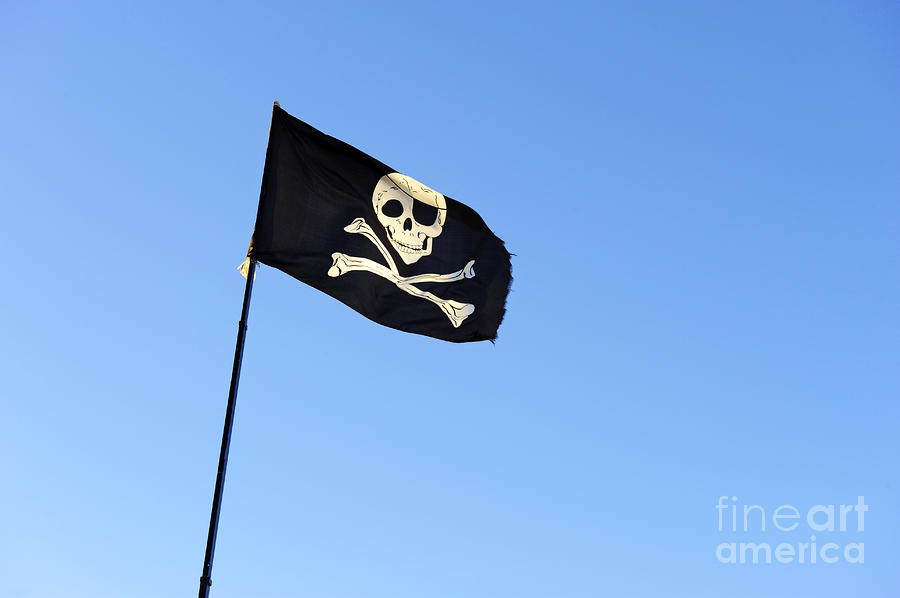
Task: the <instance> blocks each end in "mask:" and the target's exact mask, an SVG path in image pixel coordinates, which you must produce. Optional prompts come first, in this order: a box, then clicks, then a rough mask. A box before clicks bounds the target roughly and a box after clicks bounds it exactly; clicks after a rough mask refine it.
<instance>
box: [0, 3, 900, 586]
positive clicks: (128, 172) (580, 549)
mask: <svg viewBox="0 0 900 598" xmlns="http://www.w3.org/2000/svg"><path fill="white" fill-rule="evenodd" d="M0 81H2V89H3V93H2V94H0V198H2V201H3V218H2V219H0V231H2V235H3V239H4V242H5V246H6V251H5V252H4V254H3V264H4V266H5V268H4V271H5V275H4V282H3V287H2V289H3V291H2V293H0V313H2V317H3V334H2V335H0V357H2V360H0V363H2V365H0V368H2V369H0V373H2V390H0V409H2V412H0V596H4V597H7V596H8V597H10V598H26V597H27V598H31V597H40V598H51V597H53V598H55V597H60V598H82V597H84V598H123V597H127V598H160V597H169V596H173V597H174V596H193V595H195V592H196V586H197V580H198V577H199V575H200V568H201V565H202V557H203V548H204V545H205V541H206V526H207V522H208V516H209V506H210V501H211V498H212V489H213V481H214V478H215V465H216V458H217V454H218V444H219V437H220V433H221V422H222V417H223V412H224V406H225V398H226V392H227V388H228V379H229V375H230V369H231V359H232V351H233V344H234V337H235V332H236V323H237V320H238V315H239V310H240V300H241V293H242V290H243V284H244V281H243V279H242V278H241V277H240V276H239V275H238V273H237V271H236V267H237V266H238V264H239V263H240V262H241V260H242V259H243V257H244V253H245V251H246V247H247V243H248V241H249V238H250V233H251V229H252V224H253V221H254V217H255V212H256V203H257V199H258V194H259V183H260V177H261V174H262V166H263V159H264V153H265V147H266V136H267V132H268V124H269V118H270V112H271V104H272V101H273V100H279V101H280V102H281V105H282V106H283V107H284V108H285V109H286V110H288V111H289V112H290V113H292V114H294V115H296V116H297V117H299V118H301V119H303V120H306V121H307V122H309V123H311V124H313V125H314V126H316V127H318V128H320V129H322V130H324V131H325V132H327V133H329V134H332V135H334V136H336V137H339V138H341V139H343V140H345V141H347V142H349V143H351V144H353V145H355V146H357V147H359V148H360V149H362V150H363V151H366V152H368V153H370V154H372V155H373V156H375V157H377V158H378V159H380V160H382V161H384V162H386V163H388V164H389V165H391V166H392V167H394V168H395V169H397V170H399V171H401V172H404V173H407V174H409V175H411V176H413V177H415V178H417V179H419V180H421V181H423V182H425V183H426V184H428V185H429V186H431V187H433V188H435V189H437V190H439V191H441V192H443V193H445V194H447V195H449V196H451V197H454V198H456V199H458V200H460V201H463V202H465V203H467V204H468V205H470V206H472V207H474V208H475V209H476V210H478V211H479V213H480V214H481V215H482V216H483V217H484V218H485V220H486V221H487V222H488V223H489V224H490V225H491V227H492V228H493V229H494V231H495V232H497V234H498V235H500V236H501V237H502V238H503V239H505V240H506V242H507V245H508V247H509V248H510V250H511V251H512V252H513V253H515V257H514V262H513V267H514V275H515V281H514V284H513V292H512V294H511V295H510V298H509V303H508V308H509V310H508V314H507V317H506V321H505V322H504V324H503V326H502V327H501V329H500V339H499V341H498V343H497V344H496V345H495V346H494V345H491V344H490V343H480V344H470V345H462V346H458V345H453V344H449V343H441V342H440V341H435V340H432V339H428V338H425V337H418V336H414V335H404V334H402V333H400V332H396V331H394V330H390V329H387V328H383V327H379V326H377V325H375V324H372V323H371V322H369V321H368V320H366V319H364V318H363V317H362V316H359V315H357V314H356V313H355V312H353V311H351V310H350V309H348V308H346V307H345V306H343V305H341V304H339V303H337V302H335V301H334V300H332V299H330V298H328V297H326V296H325V295H323V294H321V293H319V292H318V291H315V290H314V289H312V288H309V287H306V286H304V285H302V284H300V283H298V282H296V281H294V280H293V279H291V278H289V277H288V276H286V275H284V274H282V273H280V272H278V271H276V270H273V269H270V268H262V270H261V272H260V275H259V277H258V278H257V281H256V288H255V294H254V299H253V305H252V309H251V317H250V330H249V335H248V338H247V348H246V356H245V361H244V371H243V378H242V381H241V393H240V397H239V400H238V411H237V421H236V425H235V430H234V440H233V444H232V452H231V461H230V467H229V471H228V480H227V485H226V493H225V501H224V507H223V513H222V523H221V526H220V530H219V544H218V550H217V554H216V562H215V568H214V572H213V578H214V585H213V588H212V595H213V596H214V597H215V598H227V597H245V596H267V597H288V596H291V597H293V596H316V597H318V598H360V597H365V598H382V597H383V598H501V597H509V598H594V597H600V596H635V597H652V598H657V597H661V596H666V597H668V596H685V597H690V598H701V597H707V596H709V597H711V596H733V597H762V596H764V597H766V598H777V597H785V598H796V597H798V596H817V597H837V596H866V597H886V596H895V595H896V591H897V587H898V584H900V572H898V571H900V568H898V566H897V557H898V555H900V485H898V474H900V465H898V455H900V439H898V438H900V434H898V417H900V407H898V397H900V376H898V361H900V334H898V333H900V268H898V256H900V241H898V239H900V201H898V200H900V175H898V172H900V109H898V106H900V9H898V7H897V4H896V3H893V2H875V1H868V2H849V1H848V2H819V1H815V2H800V1H794V2H686V3H671V2H595V3H578V4H576V3H568V2H542V3H509V4H498V3H460V2H453V3H441V4H438V3H417V2H409V3H392V4H384V3H345V4H337V3H312V2H310V3H269V2H259V3H231V2H227V3H208V4H185V3H165V2H163V3H159V2H154V3H143V5H138V4H130V3H120V2H108V3H97V2H78V3H55V2H41V1H36V2H5V3H3V4H2V5H0ZM720 496H726V497H731V496H736V497H738V500H739V505H746V504H759V505H761V506H762V507H764V508H766V509H768V510H769V511H771V510H773V509H774V508H775V507H777V506H779V505H783V504H790V505H794V506H796V507H797V508H798V509H800V510H804V511H805V510H806V509H809V508H810V507H811V506H813V505H819V504H822V505H831V504H835V505H837V504H854V503H856V502H857V497H858V496H864V497H865V502H866V504H867V505H868V506H869V511H868V512H867V513H866V515H865V516H866V519H865V530H864V531H861V532H860V531H856V530H854V529H851V530H848V531H846V532H843V533H841V532H834V533H827V532H825V533H819V534H818V542H819V543H820V544H822V543H824V542H826V541H832V540H833V541H834V542H835V543H837V544H840V545H841V546H843V545H845V544H847V543H851V542H852V543H856V542H864V543H865V563H864V564H854V563H847V562H845V561H841V562H838V563H835V564H823V563H821V562H820V563H818V564H815V565H812V564H802V565H801V564H799V563H796V562H794V563H789V564H783V563H772V564H768V565H766V564H760V565H751V564H743V565H742V564H734V565H732V564H723V563H720V562H719V561H718V560H717V558H716V547H717V546H718V545H719V544H720V543H722V542H730V541H753V542H769V543H772V545H773V546H774V545H775V544H777V543H779V542H782V541H786V542H790V543H793V544H794V545H795V546H796V545H797V543H800V542H808V541H809V537H810V534H811V532H810V529H809V528H808V527H805V526H806V523H804V524H803V526H801V528H800V529H798V530H797V531H796V533H787V532H778V531H776V530H774V529H773V528H772V526H771V520H770V522H769V523H770V525H769V527H768V528H767V531H766V532H761V531H760V530H754V529H751V530H750V531H748V532H741V533H729V532H728V530H726V531H724V532H719V531H718V529H717V513H718V511H717V510H716V507H715V505H716V503H717V501H718V500H719V497H720ZM728 501H730V498H729V499H728ZM728 501H726V503H727V502H728ZM851 520H852V518H851Z"/></svg>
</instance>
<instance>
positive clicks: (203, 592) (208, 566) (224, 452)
mask: <svg viewBox="0 0 900 598" xmlns="http://www.w3.org/2000/svg"><path fill="white" fill-rule="evenodd" d="M255 274H256V260H252V259H251V260H250V267H249V268H248V269H247V286H246V287H245V288H244V305H243V307H242V308H241V321H240V322H239V323H238V335H237V344H236V346H235V348H234V366H233V367H232V369H231V387H230V388H229V389H228V406H227V407H226V408H225V428H224V429H223V430H222V448H221V450H220V451H219V472H218V474H216V491H215V494H213V503H212V512H211V513H210V515H209V536H207V539H206V557H205V558H204V560H203V575H202V576H201V577H200V595H199V596H200V598H207V597H208V596H209V587H210V586H211V585H212V577H211V576H212V564H213V554H214V553H215V551H216V532H217V531H218V529H219V510H220V509H221V507H222V491H223V490H224V488H225V467H226V466H227V465H228V448H229V446H230V445H231V428H232V426H233V424H234V405H235V403H236V402H237V391H238V381H239V380H240V378H241V361H242V359H243V357H244V338H245V337H246V336H247V314H248V313H249V311H250V293H251V292H252V291H253V277H254V275H255Z"/></svg>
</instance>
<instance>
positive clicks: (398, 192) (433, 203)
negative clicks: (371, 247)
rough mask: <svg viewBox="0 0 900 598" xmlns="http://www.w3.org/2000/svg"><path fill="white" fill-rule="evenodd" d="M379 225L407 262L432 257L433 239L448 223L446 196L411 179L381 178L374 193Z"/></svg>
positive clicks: (399, 175)
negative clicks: (427, 256) (445, 223)
mask: <svg viewBox="0 0 900 598" xmlns="http://www.w3.org/2000/svg"><path fill="white" fill-rule="evenodd" d="M372 206H373V207H374V208H375V213H376V214H377V215H378V222H380V223H381V226H383V227H384V230H385V231H386V232H387V236H388V240H389V241H390V242H391V245H392V246H393V247H394V249H396V250H397V254H398V255H399V256H400V259H402V260H403V263H405V264H407V265H409V264H413V263H415V262H416V261H417V260H418V259H419V258H420V257H423V256H426V255H431V248H432V245H433V240H434V239H435V238H436V237H438V236H439V235H440V234H441V231H442V230H443V228H444V222H446V220H447V202H446V200H445V199H444V196H443V195H441V194H440V193H438V192H437V191H435V190H434V189H430V188H429V187H426V186H425V185H423V184H422V183H420V182H419V181H417V180H415V179H412V178H410V177H408V176H405V175H402V174H398V173H396V172H393V173H391V174H388V175H385V176H383V177H381V179H380V180H379V181H378V184H377V185H375V190H374V191H373V192H372Z"/></svg>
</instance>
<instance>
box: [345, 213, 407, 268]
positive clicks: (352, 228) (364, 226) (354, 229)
mask: <svg viewBox="0 0 900 598" xmlns="http://www.w3.org/2000/svg"><path fill="white" fill-rule="evenodd" d="M344 230H345V231H347V232H348V233H359V234H361V235H363V236H364V237H365V238H367V239H368V240H370V241H372V243H374V244H375V247H377V248H378V251H380V252H381V255H383V256H384V259H385V260H387V263H388V266H389V267H390V269H391V272H393V273H394V274H398V272H397V264H395V263H394V258H392V257H391V254H390V253H388V250H387V247H385V246H384V244H383V243H382V242H381V239H379V238H378V235H376V234H375V231H374V230H372V227H371V226H369V223H368V222H366V221H365V219H363V218H357V219H356V220H354V221H353V222H351V223H350V224H348V225H347V226H345V227H344Z"/></svg>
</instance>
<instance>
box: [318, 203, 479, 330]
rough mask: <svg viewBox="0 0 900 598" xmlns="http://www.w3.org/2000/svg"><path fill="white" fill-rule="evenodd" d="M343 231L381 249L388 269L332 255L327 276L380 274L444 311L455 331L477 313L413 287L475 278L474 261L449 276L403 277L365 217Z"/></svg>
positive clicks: (457, 303) (336, 253)
mask: <svg viewBox="0 0 900 598" xmlns="http://www.w3.org/2000/svg"><path fill="white" fill-rule="evenodd" d="M344 230H345V231H347V232H348V233H358V234H361V235H363V236H364V237H366V238H367V239H368V240H370V241H371V242H372V243H374V244H375V247H377V248H378V251H379V252H381V255H382V256H384V259H385V260H386V261H387V266H383V265H382V264H379V263H378V262H373V261H372V260H370V259H367V258H364V257H354V256H352V255H346V254H344V253H340V252H335V253H332V254H331V259H332V260H333V262H332V264H331V267H330V268H329V269H328V276H331V277H337V276H341V275H342V274H346V273H347V272H354V271H360V270H365V271H366V272H371V273H372V274H377V275H378V276H381V277H382V278H386V279H387V280H390V281H391V282H393V283H394V284H395V285H397V288H399V289H401V290H403V291H406V292H407V293H409V294H410V295H413V296H415V297H421V298H422V299H427V300H428V301H431V302H432V303H434V304H435V305H437V306H438V307H439V308H441V311H443V312H444V314H445V315H446V316H447V317H448V318H450V323H451V324H453V327H454V328H459V325H460V324H462V323H463V320H465V319H466V318H468V317H469V316H471V315H472V314H473V313H474V312H475V306H474V305H472V304H471V303H460V302H459V301H454V300H452V299H441V298H440V297H438V296H436V295H433V294H432V293H429V292H428V291H423V290H421V289H420V288H418V287H416V286H414V285H416V284H419V283H423V282H455V281H457V280H462V279H464V278H472V277H474V276H475V260H471V261H469V263H467V264H466V265H465V267H464V268H462V269H461V270H458V271H457V272H451V273H450V274H418V275H416V276H400V273H399V272H398V271H397V264H396V263H394V258H392V257H391V254H390V253H388V250H387V248H386V247H385V246H384V244H383V243H382V242H381V240H380V239H379V238H378V236H377V235H376V234H375V231H373V230H372V227H370V226H369V225H368V224H367V223H366V221H365V220H364V219H363V218H357V219H356V220H354V221H353V222H351V223H350V224H348V225H347V226H345V227H344Z"/></svg>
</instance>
